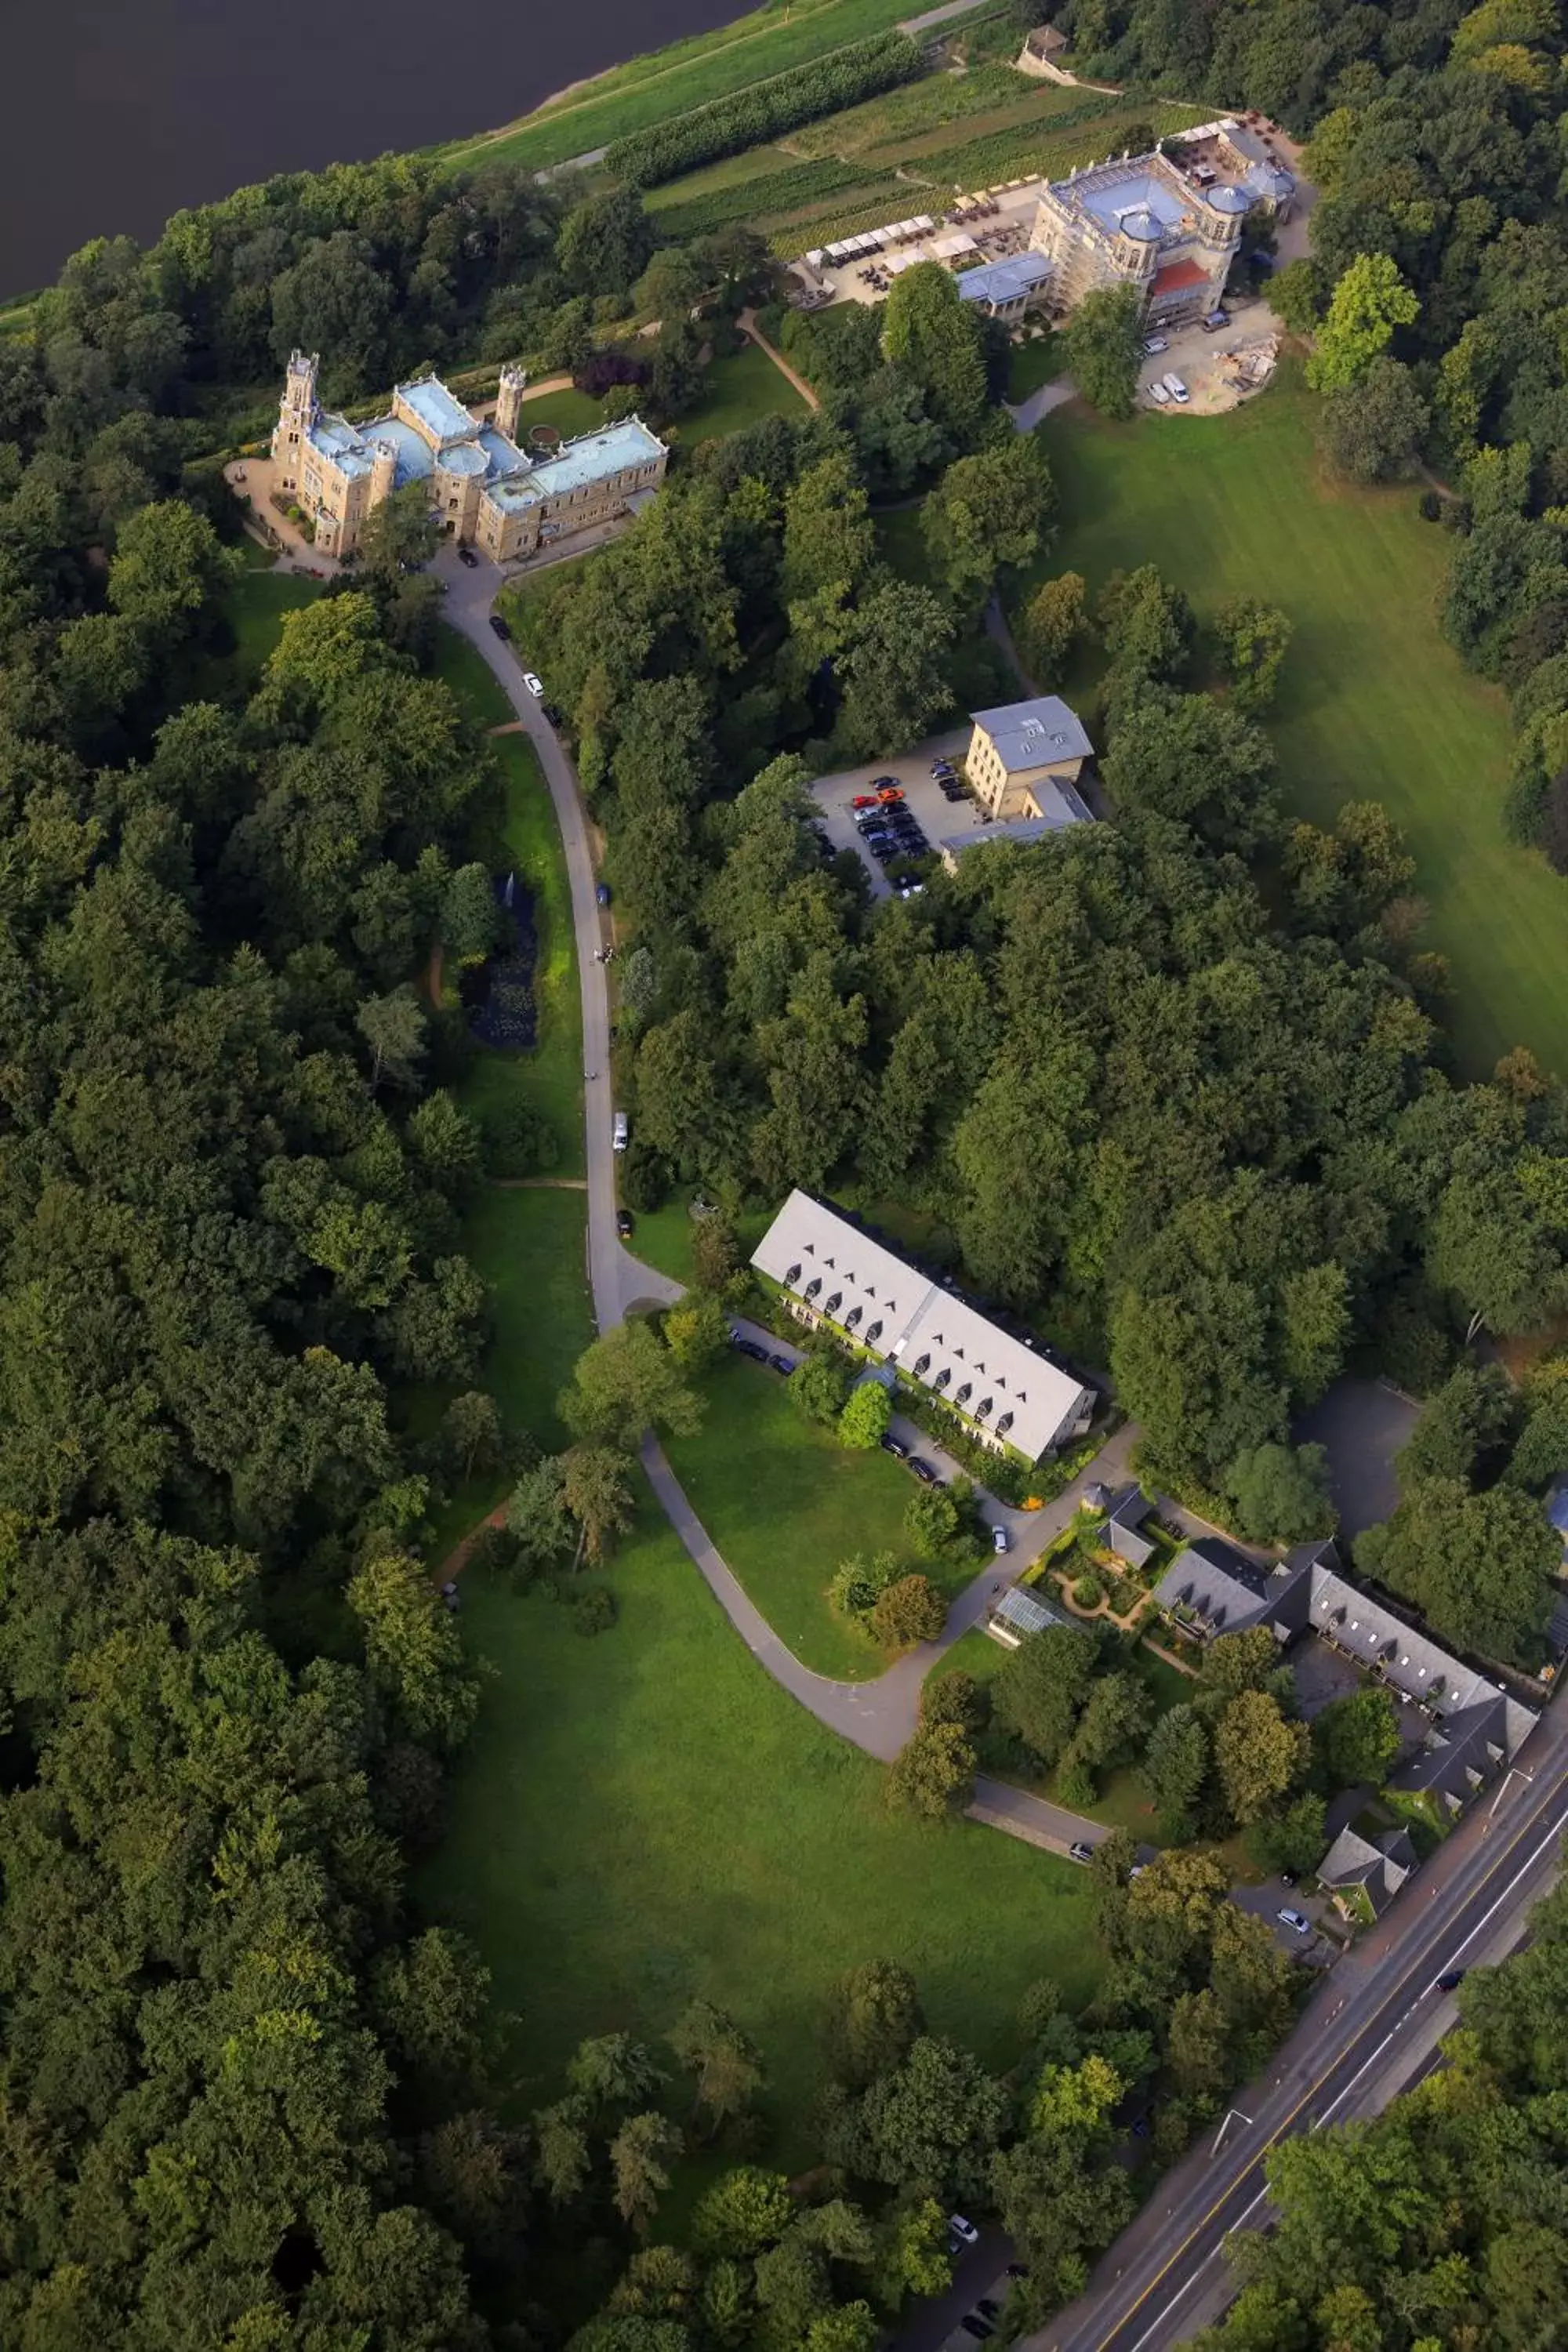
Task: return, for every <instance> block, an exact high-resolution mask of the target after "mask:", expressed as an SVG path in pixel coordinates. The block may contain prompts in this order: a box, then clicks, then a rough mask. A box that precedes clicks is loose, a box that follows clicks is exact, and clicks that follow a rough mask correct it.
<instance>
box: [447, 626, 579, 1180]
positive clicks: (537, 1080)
mask: <svg viewBox="0 0 1568 2352" xmlns="http://www.w3.org/2000/svg"><path fill="white" fill-rule="evenodd" d="M485 675H486V676H487V677H489V671H488V670H487V671H486V673H485ZM490 748H491V750H492V751H493V753H494V755H495V757H496V759H497V760H498V761H500V767H501V772H502V774H503V776H504V778H505V782H506V814H505V822H504V825H503V828H502V831H501V835H500V840H499V841H498V842H496V843H493V844H491V845H488V846H487V850H486V855H487V857H488V858H489V862H490V863H491V864H492V865H493V866H494V867H495V869H496V870H497V871H498V872H499V871H500V869H501V867H502V866H503V864H505V863H509V862H510V864H513V865H515V866H516V869H517V872H518V874H519V876H520V877H521V879H523V880H525V881H526V883H527V885H528V887H529V890H530V891H531V894H532V897H533V916H534V924H535V927H536V930H537V936H538V956H537V960H536V961H535V964H534V971H533V995H534V1006H535V1011H536V1013H537V1019H538V1028H537V1032H536V1038H535V1043H534V1045H533V1046H532V1048H531V1050H530V1051H529V1052H528V1053H525V1054H503V1053H492V1052H487V1053H482V1054H480V1055H478V1057H477V1058H476V1059H475V1061H474V1062H473V1064H472V1065H471V1066H470V1067H469V1070H468V1076H467V1077H466V1078H465V1080H464V1083H463V1100H464V1103H465V1104H466V1105H467V1107H468V1108H469V1109H470V1110H472V1111H475V1112H482V1111H483V1110H484V1109H485V1108H486V1107H487V1106H488V1105H489V1104H492V1103H494V1102H496V1101H498V1100H500V1099H501V1098H502V1097H507V1096H510V1094H512V1093H513V1092H514V1091H517V1090H521V1093H522V1094H523V1096H524V1097H525V1099H526V1100H527V1101H529V1102H530V1103H531V1104H533V1105H534V1107H535V1108H537V1109H539V1110H541V1111H542V1112H544V1114H545V1115H546V1117H547V1118H549V1120H550V1123H551V1125H552V1128H553V1129H554V1130H555V1139H556V1141H557V1143H558V1145H559V1146H560V1157H559V1159H558V1160H556V1163H555V1166H554V1168H553V1169H552V1170H551V1171H548V1172H549V1173H551V1174H552V1175H556V1176H581V1175H582V1173H583V1170H584V1160H583V1149H584V1147H583V1000H582V996H581V993H580V992H579V990H578V985H577V955H576V947H575V943H574V937H573V930H572V892H571V885H570V883H569V882H568V880H567V878H566V859H565V856H564V854H563V850H562V847H561V834H560V829H559V827H558V826H557V824H556V822H555V811H554V809H553V808H552V805H551V802H550V792H549V788H548V786H547V785H546V783H545V781H544V775H543V772H542V769H541V767H540V765H539V760H538V756H537V754H536V753H535V751H534V749H533V746H532V744H531V742H530V741H529V740H528V738H527V736H526V735H497V736H495V737H493V738H492V739H491V746H490Z"/></svg>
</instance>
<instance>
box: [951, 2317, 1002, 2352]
mask: <svg viewBox="0 0 1568 2352" xmlns="http://www.w3.org/2000/svg"><path fill="white" fill-rule="evenodd" d="M958 2324H959V2326H960V2327H962V2328H963V2332H964V2334H965V2335H966V2336H973V2338H974V2340H975V2342H976V2343H977V2344H984V2342H985V2341H986V2339H987V2338H988V2337H990V2336H994V2335H995V2333H996V2330H995V2329H994V2327H989V2326H986V2323H985V2322H984V2319H976V2317H975V2316H974V2314H973V2312H972V2311H971V2312H968V2313H966V2314H965V2315H964V2317H963V2318H962V2319H961V2320H960V2321H959V2323H958Z"/></svg>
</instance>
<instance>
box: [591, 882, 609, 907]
mask: <svg viewBox="0 0 1568 2352" xmlns="http://www.w3.org/2000/svg"><path fill="white" fill-rule="evenodd" d="M594 896H595V898H596V899H597V900H598V902H599V904H600V906H601V907H607V906H608V905H609V903H610V886H609V884H608V883H607V882H601V883H600V884H599V886H598V887H597V888H596V889H595V892H594Z"/></svg>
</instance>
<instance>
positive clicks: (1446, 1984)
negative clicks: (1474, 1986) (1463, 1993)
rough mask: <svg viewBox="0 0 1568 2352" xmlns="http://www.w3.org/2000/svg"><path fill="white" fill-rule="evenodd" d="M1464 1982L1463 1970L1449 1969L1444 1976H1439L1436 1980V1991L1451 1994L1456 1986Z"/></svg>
mask: <svg viewBox="0 0 1568 2352" xmlns="http://www.w3.org/2000/svg"><path fill="white" fill-rule="evenodd" d="M1464 1981H1465V1971H1464V1969H1449V1970H1448V1971H1447V1975H1446V1976H1440V1977H1439V1978H1438V1979H1437V1987H1438V1990H1439V1991H1441V1992H1452V1991H1453V1990H1454V1987H1455V1986H1456V1985H1462V1984H1463V1983H1464Z"/></svg>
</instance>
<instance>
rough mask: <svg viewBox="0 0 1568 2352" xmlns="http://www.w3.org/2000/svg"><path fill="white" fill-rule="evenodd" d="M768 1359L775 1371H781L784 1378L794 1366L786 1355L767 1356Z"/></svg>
mask: <svg viewBox="0 0 1568 2352" xmlns="http://www.w3.org/2000/svg"><path fill="white" fill-rule="evenodd" d="M768 1361H769V1363H770V1364H771V1365H772V1366H773V1370H774V1371H775V1372H783V1373H784V1377H785V1379H786V1380H787V1379H788V1377H789V1375H790V1373H791V1372H793V1371H794V1370H795V1366H794V1365H793V1364H792V1363H791V1361H790V1360H789V1358H788V1357H787V1356H770V1357H769V1358H768Z"/></svg>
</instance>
